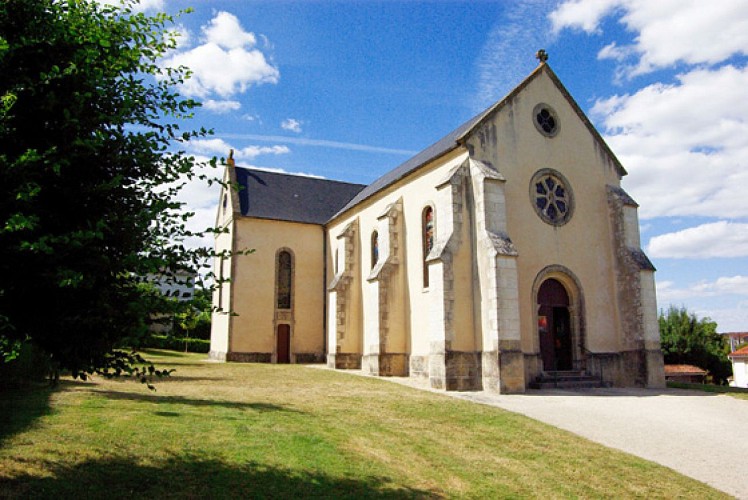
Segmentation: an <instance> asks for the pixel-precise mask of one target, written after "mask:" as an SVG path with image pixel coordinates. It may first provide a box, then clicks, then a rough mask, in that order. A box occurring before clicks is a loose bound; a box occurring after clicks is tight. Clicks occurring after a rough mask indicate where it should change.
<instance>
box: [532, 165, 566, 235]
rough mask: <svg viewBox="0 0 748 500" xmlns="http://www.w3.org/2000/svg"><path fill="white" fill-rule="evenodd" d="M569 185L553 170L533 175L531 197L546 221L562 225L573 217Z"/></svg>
mask: <svg viewBox="0 0 748 500" xmlns="http://www.w3.org/2000/svg"><path fill="white" fill-rule="evenodd" d="M568 186H569V183H568V182H567V181H566V179H564V178H563V177H562V176H561V174H559V173H558V172H555V171H552V170H542V171H540V172H538V173H537V174H535V176H534V177H533V180H532V184H531V187H530V197H531V198H532V201H533V203H534V206H535V211H536V212H537V213H538V215H540V218H542V219H543V220H544V221H545V222H547V223H549V224H553V225H555V226H560V225H562V224H565V223H566V222H567V221H568V220H569V218H570V217H571V211H572V193H571V190H570V189H569V187H568Z"/></svg>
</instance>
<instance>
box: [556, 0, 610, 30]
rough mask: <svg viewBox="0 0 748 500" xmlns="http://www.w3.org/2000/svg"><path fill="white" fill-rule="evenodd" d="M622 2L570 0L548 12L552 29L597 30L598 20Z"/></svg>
mask: <svg viewBox="0 0 748 500" xmlns="http://www.w3.org/2000/svg"><path fill="white" fill-rule="evenodd" d="M621 3H623V2H622V1H621V0H594V1H589V0H571V1H567V2H564V3H563V4H561V5H559V6H558V8H557V9H556V10H554V11H553V12H551V13H550V15H549V16H548V18H549V19H550V20H551V25H552V27H553V31H554V32H555V33H558V32H559V31H561V30H562V29H563V28H572V29H581V30H583V31H585V32H587V33H596V32H598V31H599V24H600V20H601V19H602V18H603V17H605V16H606V15H608V14H610V13H611V12H613V11H614V10H615V9H616V7H618V6H620V4H621Z"/></svg>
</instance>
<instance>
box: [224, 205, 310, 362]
mask: <svg viewBox="0 0 748 500" xmlns="http://www.w3.org/2000/svg"><path fill="white" fill-rule="evenodd" d="M235 224H236V225H235V231H236V236H235V248H238V249H242V248H248V249H254V252H253V253H251V254H249V255H239V256H235V257H234V268H235V269H237V268H240V269H241V270H242V272H241V273H237V274H236V276H235V279H234V280H233V281H232V283H231V290H232V306H233V310H234V311H235V312H236V313H237V314H238V316H234V317H232V318H231V346H230V349H231V351H232V352H264V353H270V352H273V350H274V348H275V344H274V343H275V315H276V308H275V301H276V298H275V282H276V259H277V252H278V251H279V250H280V249H286V250H289V251H290V252H291V254H292V256H293V264H294V273H293V292H292V315H291V319H290V320H289V321H286V320H283V321H278V322H279V323H285V322H287V323H290V324H291V353H292V355H293V354H295V353H318V354H320V355H321V354H322V353H323V350H324V333H323V332H324V327H323V315H324V298H325V293H324V286H325V283H324V262H325V259H324V230H323V228H322V226H317V225H314V224H299V223H292V222H282V221H273V220H263V219H253V218H247V217H243V218H240V219H237V220H236V222H235ZM292 360H293V358H292Z"/></svg>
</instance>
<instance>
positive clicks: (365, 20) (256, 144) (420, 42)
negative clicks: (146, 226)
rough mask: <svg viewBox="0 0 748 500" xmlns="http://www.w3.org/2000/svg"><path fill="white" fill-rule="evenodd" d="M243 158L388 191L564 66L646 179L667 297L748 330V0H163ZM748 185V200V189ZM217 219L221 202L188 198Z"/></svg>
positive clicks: (205, 95) (174, 59) (589, 109)
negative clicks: (396, 173)
mask: <svg viewBox="0 0 748 500" xmlns="http://www.w3.org/2000/svg"><path fill="white" fill-rule="evenodd" d="M143 7H144V8H146V9H148V10H153V9H159V10H164V11H166V12H170V13H175V12H176V11H178V10H180V9H184V8H187V7H193V8H194V13H192V14H189V15H186V16H183V17H181V18H180V19H179V26H178V30H179V31H180V32H181V33H182V34H183V37H182V40H183V42H182V45H181V46H180V48H179V50H178V51H177V52H175V53H173V54H170V55H169V57H168V58H167V62H170V63H172V64H174V63H184V64H186V65H188V66H190V67H191V68H192V70H193V71H194V77H193V79H192V80H191V81H190V82H189V83H188V85H187V86H186V87H185V88H184V89H183V93H185V94H187V95H190V96H194V97H196V98H198V99H200V100H202V101H203V102H204V104H205V106H204V107H203V109H201V110H200V111H199V112H198V113H197V115H196V118H195V120H194V122H193V124H192V127H193V128H195V127H199V126H205V127H209V128H213V129H214V131H215V135H214V136H213V137H212V138H210V139H208V140H205V141H199V142H196V143H194V144H193V145H192V146H191V152H193V153H194V154H196V155H200V156H213V155H218V156H224V155H226V154H227V152H228V149H229V148H234V149H235V150H236V151H237V153H236V158H237V163H238V164H239V165H245V166H254V167H260V168H268V169H278V170H282V171H285V172H290V173H302V174H306V175H317V176H323V177H326V178H331V179H338V180H344V181H349V182H356V183H364V184H366V183H370V182H371V181H373V180H374V179H376V178H377V177H379V176H380V175H382V174H384V173H385V172H387V171H388V170H390V169H392V168H394V167H396V166H397V165H399V164H400V163H402V162H403V161H405V160H407V159H408V157H409V156H411V155H412V154H414V153H416V152H417V151H420V150H421V149H423V148H425V147H427V146H428V145H430V144H432V143H433V142H435V141H436V140H438V139H439V138H441V137H442V136H444V135H445V134H447V133H448V132H449V131H451V130H453V129H454V128H456V127H457V126H458V125H460V124H461V123H463V122H464V121H466V120H467V119H469V118H470V117H471V116H473V115H475V114H477V113H479V112H480V111H482V110H483V109H485V108H486V107H488V106H489V105H490V104H491V103H493V102H494V101H496V100H498V99H500V98H501V97H503V96H504V95H505V94H506V93H507V92H509V91H510V90H511V89H512V88H513V87H514V86H515V85H517V84H518V83H519V82H520V81H522V79H523V78H524V77H525V76H527V75H528V74H529V73H530V72H531V71H532V70H533V69H534V68H535V66H536V64H537V61H536V60H535V59H534V54H535V51H536V50H537V49H539V48H545V49H546V50H547V51H548V53H549V54H550V59H549V63H550V64H551V66H552V67H553V69H554V71H555V72H556V73H557V74H558V75H559V77H560V78H561V80H562V81H563V82H564V84H565V85H566V87H567V88H568V89H569V91H570V92H571V94H572V95H573V96H574V98H575V99H576V100H577V102H578V103H579V104H580V106H581V107H582V108H583V109H584V110H585V112H586V113H587V114H588V115H589V116H590V118H591V119H592V121H593V123H594V124H595V125H596V127H597V128H598V130H600V132H601V133H602V135H603V136H604V137H605V139H606V141H607V142H608V144H609V145H610V146H611V148H612V149H613V151H614V152H615V153H616V154H617V156H618V157H619V159H620V160H621V162H622V163H623V164H624V166H625V167H626V168H627V170H628V171H629V175H628V176H627V177H625V178H624V180H623V187H624V189H626V190H627V191H628V192H629V193H630V194H631V195H632V196H633V197H634V198H635V199H636V200H637V201H638V202H639V204H640V209H639V216H640V224H641V229H642V246H643V247H644V249H645V250H646V251H647V252H648V254H649V255H650V257H651V259H652V261H653V262H654V264H655V265H656V266H657V268H658V272H657V282H658V303H659V306H660V307H667V306H668V305H669V304H674V305H685V306H687V307H688V308H689V310H691V311H694V312H696V313H697V314H698V315H700V316H709V317H711V318H712V319H714V320H716V321H717V322H718V324H719V328H718V329H719V331H723V332H726V331H748V215H747V212H746V194H748V190H747V189H746V188H748V98H747V97H748V64H747V63H748V2H745V1H743V0H734V1H731V0H720V1H719V2H705V1H702V0H696V1H686V0H658V1H656V2H655V1H651V0H573V1H547V0H529V1H524V2H509V1H506V2H502V1H476V0H473V1H469V2H467V1H465V2H460V1H453V2H450V1H423V2H418V1H401V2H395V1H378V2H373V1H371V2H370V1H349V2H326V1H304V2H301V1H299V2H290V1H283V0H273V1H244V0H235V1H230V0H227V1H202V0H200V1H196V0H192V1H190V2H186V1H182V0H145V1H144V2H143ZM744 193H746V194H744ZM185 195H186V198H185V199H186V200H187V201H188V203H189V205H190V207H191V208H193V209H195V210H196V212H197V219H196V223H197V224H203V225H204V226H207V225H210V224H211V223H212V221H213V218H214V210H215V204H216V200H217V194H215V193H214V192H212V191H209V190H207V189H206V188H204V187H198V186H190V187H189V189H188V190H187V192H186V193H185Z"/></svg>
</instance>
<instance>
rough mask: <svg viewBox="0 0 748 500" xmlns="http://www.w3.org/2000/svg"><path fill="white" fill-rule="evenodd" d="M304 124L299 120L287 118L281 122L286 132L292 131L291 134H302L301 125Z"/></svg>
mask: <svg viewBox="0 0 748 500" xmlns="http://www.w3.org/2000/svg"><path fill="white" fill-rule="evenodd" d="M302 123H304V122H301V121H299V120H295V119H293V118H286V119H285V120H283V122H281V128H282V129H284V130H290V131H291V132H297V133H298V132H301V124H302Z"/></svg>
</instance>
